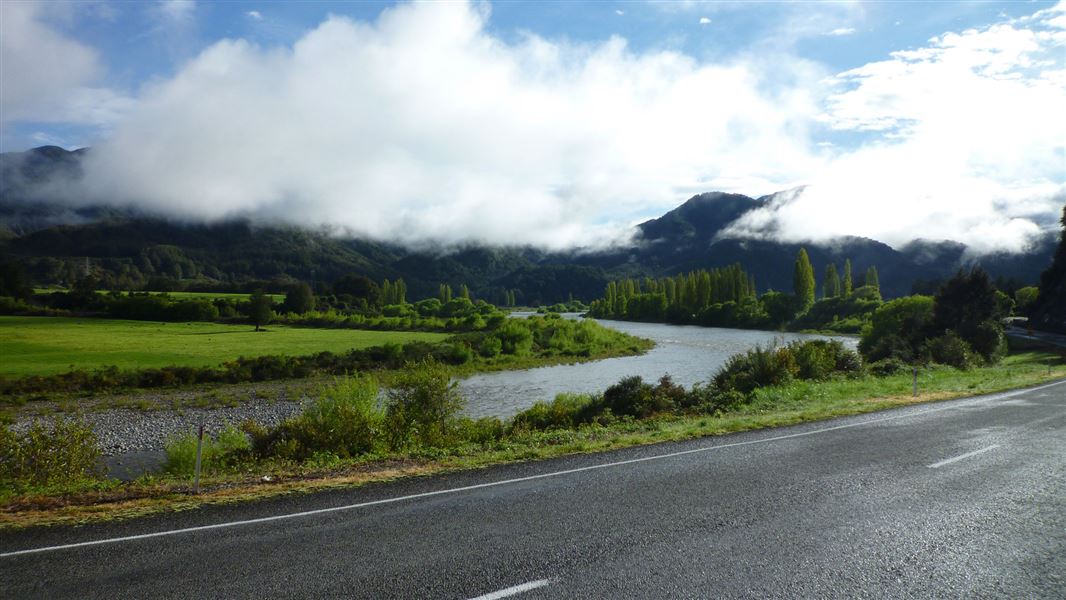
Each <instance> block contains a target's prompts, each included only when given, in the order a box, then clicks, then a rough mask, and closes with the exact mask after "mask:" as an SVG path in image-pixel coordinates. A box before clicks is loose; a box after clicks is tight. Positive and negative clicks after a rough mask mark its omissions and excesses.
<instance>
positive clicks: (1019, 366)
mask: <svg viewBox="0 0 1066 600" xmlns="http://www.w3.org/2000/svg"><path fill="white" fill-rule="evenodd" d="M1049 361H1050V363H1049ZM1049 364H1051V369H1050V373H1049V369H1048V366H1049ZM911 377H912V375H911V374H910V373H903V374H897V375H892V376H888V377H882V378H874V377H866V378H859V379H834V380H830V381H824V382H793V383H790V384H786V385H782V386H776V387H768V388H763V389H761V390H759V391H758V392H757V393H756V399H755V401H754V402H752V403H751V404H748V405H745V406H743V407H741V408H738V409H736V410H732V411H730V412H726V413H718V414H715V415H706V414H698V415H684V416H662V417H654V418H650V419H644V420H635V419H631V418H622V419H618V420H616V421H615V422H613V423H611V424H609V425H598V424H593V425H583V426H581V427H580V428H578V429H569V430H549V431H516V432H514V433H513V434H512V435H509V436H507V437H505V438H504V439H501V440H499V441H495V442H490V443H487V444H468V445H466V446H462V447H458V448H451V449H426V450H422V451H420V452H413V453H408V454H390V455H374V456H362V457H359V458H355V459H339V458H337V457H335V456H332V457H331V456H323V457H319V458H318V459H317V460H312V461H309V462H307V463H303V464H296V463H292V462H285V461H272V462H259V463H254V464H244V465H235V466H232V467H228V468H216V469H209V470H208V471H207V475H205V477H204V478H203V480H202V487H203V490H204V492H203V493H202V494H200V495H198V496H192V495H190V494H189V493H188V492H189V488H190V484H191V482H190V481H189V479H188V477H177V476H173V475H159V476H150V475H146V476H144V477H142V478H141V479H139V480H136V481H134V482H130V483H126V484H119V483H117V482H113V481H109V482H103V483H97V484H93V485H92V486H84V487H76V488H68V489H64V490H57V489H49V490H34V492H33V493H29V494H24V495H21V496H12V495H7V496H6V497H5V496H2V495H0V529H2V528H22V527H29V526H35V525H48V524H60V523H68V524H73V523H85V522H92V521H103V520H111V519H124V518H133V517H139V516H145V515H149V514H156V513H160V512H170V511H176V510H188V509H194V508H198V507H201V506H207V505H214V504H226V503H234V502H244V501H250V500H257V499H263V498H269V497H273V496H278V495H283V494H293V493H309V492H314V491H320V490H324V489H333V488H351V487H357V486H361V485H365V484H368V483H375V482H384V481H389V480H393V479H396V478H400V477H410V476H421V475H432V474H439V473H444V472H449V471H456V470H466V469H478V468H484V467H487V466H491V465H497V464H505V463H512V462H519V461H528V460H540V459H547V458H553V457H558V456H565V455H570V454H581V453H592V452H602V451H606V450H612V449H619V448H626V447H631V446H639V445H646V444H654V443H660V442H669V441H680V440H687V439H693V438H700V437H706V436H714V435H723V434H727V433H734V432H738V431H748V430H754V429H763V428H768V427H778V426H786V425H794V424H799V423H805V422H809V421H817V420H822V419H828V418H832V417H839V416H846V415H854V414H861V413H868V412H874V411H878V410H884V409H889V408H895V407H901V406H907V405H911V404H917V403H924V402H935V401H942V400H949V399H954V398H960V397H966V396H972V395H979V394H987V393H994V392H1001V391H1005V390H1010V389H1016V388H1022V387H1028V386H1034V385H1039V384H1042V383H1048V382H1051V381H1057V380H1061V379H1063V378H1066V360H1064V359H1063V357H1062V356H1061V355H1059V354H1055V353H1049V352H1043V351H1025V352H1019V353H1015V354H1012V355H1010V356H1008V357H1007V358H1006V359H1005V360H1004V361H1003V362H1002V363H1001V364H1000V365H997V366H995V367H987V368H980V369H973V370H969V371H956V370H954V369H949V368H940V367H937V368H931V369H926V370H922V371H920V373H919V379H918V381H919V393H918V395H917V396H913V395H912V392H911V385H912V379H911Z"/></svg>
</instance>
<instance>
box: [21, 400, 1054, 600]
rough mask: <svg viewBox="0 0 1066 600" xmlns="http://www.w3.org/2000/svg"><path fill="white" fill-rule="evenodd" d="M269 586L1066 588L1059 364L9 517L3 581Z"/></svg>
mask: <svg viewBox="0 0 1066 600" xmlns="http://www.w3.org/2000/svg"><path fill="white" fill-rule="evenodd" d="M190 528H194V529H191V530H190ZM69 544H80V545H75V546H68V547H57V546H62V545H69ZM277 596H288V597H359V598H475V597H484V598H504V597H518V598H523V599H525V598H675V597H677V598H688V597H700V598H722V597H776V598H810V597H818V598H824V597H870V598H878V597H891V598H898V597H913V598H935V597H951V598H959V597H992V598H995V597H1001V598H1064V597H1066V382H1062V383H1059V384H1052V385H1049V386H1044V387H1040V388H1034V389H1032V390H1028V391H1023V392H1014V393H1009V394H999V395H993V396H983V397H977V398H971V399H965V400H958V401H951V402H944V403H938V404H928V405H922V406H915V407H909V408H904V409H899V410H892V411H887V412H882V413H876V414H869V415H862V416H857V417H849V418H844V419H836V420H833V421H825V422H821V423H811V424H807V425H802V426H797V427H789V428H783V429H774V430H765V431H758V432H749V433H743V434H736V435H729V436H723V437H717V438H708V439H703V440H696V441H691V442H684V443H669V444H659V445H655V446H647V447H643V448H634V449H628V450H623V451H617V452H610V453H604V454H597V455H586V456H577V457H571V458H564V459H559V460H549V461H540V462H534V463H527V464H522V465H511V466H503V467H499V468H491V469H486V470H482V471H477V472H467V473H458V474H451V475H446V476H439V477H428V478H417V479H410V480H406V481H400V482H395V483H389V484H380V485H372V486H367V487H364V488H361V489H354V490H346V491H335V492H329V493H320V494H314V495H308V496H302V497H289V498H283V499H275V500H271V501H267V502H259V503H255V504H248V505H241V506H229V507H216V508H208V509H203V510H197V511H190V512H188V513H184V514H172V515H165V516H160V517H154V518H148V519H141V520H136V521H129V522H125V523H119V524H110V525H93V526H84V527H79V528H43V529H37V530H30V531H22V532H14V533H12V532H6V533H3V534H0V597H2V598H34V597H40V598H75V597H76V598H95V597H99V598H149V597H173V598H189V597H209V598H216V597H217V598H237V597H260V598H265V597H277Z"/></svg>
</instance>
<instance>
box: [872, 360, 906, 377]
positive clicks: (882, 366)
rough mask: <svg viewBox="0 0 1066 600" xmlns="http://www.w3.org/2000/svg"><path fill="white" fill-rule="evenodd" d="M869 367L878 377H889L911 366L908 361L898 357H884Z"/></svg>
mask: <svg viewBox="0 0 1066 600" xmlns="http://www.w3.org/2000/svg"><path fill="white" fill-rule="evenodd" d="M867 368H868V369H869V370H870V373H872V374H873V375H875V376H876V377H887V376H889V375H895V374H896V373H901V372H903V371H906V370H907V369H908V368H909V367H908V365H907V363H905V362H903V361H902V360H899V359H898V358H882V359H881V360H879V361H876V362H872V363H870V364H869V365H867Z"/></svg>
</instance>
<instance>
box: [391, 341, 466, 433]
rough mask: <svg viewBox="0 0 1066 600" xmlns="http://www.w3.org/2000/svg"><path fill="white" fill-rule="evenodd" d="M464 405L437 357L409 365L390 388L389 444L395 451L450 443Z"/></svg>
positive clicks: (455, 384)
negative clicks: (436, 359) (435, 359)
mask: <svg viewBox="0 0 1066 600" xmlns="http://www.w3.org/2000/svg"><path fill="white" fill-rule="evenodd" d="M464 404H465V400H464V399H463V397H462V396H460V395H459V392H458V384H457V383H456V382H453V381H451V376H450V375H449V373H448V369H447V368H446V367H444V366H443V365H441V364H440V363H438V362H436V361H434V360H426V361H424V362H421V363H417V364H408V365H407V368H406V369H404V371H403V372H402V373H400V375H399V377H397V379H396V381H394V382H393V386H392V388H391V389H390V390H389V391H388V403H387V406H386V413H385V420H386V428H387V432H388V436H389V445H390V446H391V447H392V448H393V449H396V450H404V449H407V448H410V447H411V446H412V445H416V446H422V447H441V446H445V445H447V443H448V442H449V441H450V440H451V439H452V434H453V429H454V425H455V419H456V416H457V414H458V413H459V411H460V410H462V408H463V405H464Z"/></svg>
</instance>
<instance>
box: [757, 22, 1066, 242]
mask: <svg viewBox="0 0 1066 600" xmlns="http://www.w3.org/2000/svg"><path fill="white" fill-rule="evenodd" d="M1030 25H1031V26H1030V27H1027V28H1026V27H1016V26H1014V25H1011V24H1006V23H1001V24H996V25H993V26H990V27H986V28H983V29H974V30H967V31H964V32H962V33H947V34H944V35H942V36H938V37H936V38H934V39H932V40H930V44H929V45H928V46H927V47H924V48H919V49H916V50H909V51H901V52H895V53H893V54H892V56H891V58H890V59H889V60H885V61H880V62H875V63H870V64H867V65H864V66H862V67H859V68H857V69H853V70H850V71H847V72H844V73H841V74H840V75H838V76H837V77H836V78H835V79H834V82H835V84H836V85H837V87H838V88H839V90H840V91H839V92H838V93H836V94H835V95H833V96H831V97H830V98H829V100H828V102H827V110H826V113H825V114H824V115H823V116H822V120H823V121H824V122H825V123H826V124H827V125H829V126H830V127H832V128H834V129H838V130H850V131H868V132H874V133H876V134H878V135H877V137H875V138H874V141H872V142H870V143H867V144H866V145H864V146H862V147H860V148H858V149H857V150H853V151H840V152H838V153H837V154H834V155H833V156H832V158H831V159H830V160H828V161H827V162H826V164H825V166H824V167H823V168H822V169H821V170H820V172H818V173H813V174H812V176H811V178H810V185H809V186H808V187H807V188H806V189H805V190H804V191H803V192H802V193H801V194H799V195H798V196H797V197H796V198H794V199H792V200H790V201H789V202H783V203H782V204H781V205H779V206H775V207H772V208H770V209H767V210H765V211H762V212H761V213H760V214H757V215H751V216H750V217H749V218H748V219H746V220H745V221H744V222H742V223H740V224H738V226H737V228H736V231H737V233H738V234H741V235H767V234H773V235H776V234H783V235H786V236H787V237H791V238H793V239H825V238H827V237H831V236H835V235H846V234H850V235H862V236H867V237H872V238H875V239H879V240H882V241H885V242H888V243H891V244H900V243H904V242H906V241H908V240H910V239H913V238H915V237H925V238H934V239H940V238H950V239H956V240H959V241H963V242H966V243H968V244H970V245H972V246H973V247H974V248H975V249H976V250H977V251H990V250H1014V251H1017V250H1021V249H1023V248H1024V246H1025V244H1026V243H1027V241H1028V240H1030V239H1031V238H1032V236H1033V235H1035V234H1037V233H1038V232H1039V227H1038V225H1037V222H1043V223H1049V222H1052V221H1053V218H1054V215H1055V214H1057V213H1058V212H1059V211H1061V205H1062V202H1063V198H1064V195H1066V163H1064V158H1063V157H1064V154H1066V111H1063V110H1062V107H1063V106H1066V85H1064V82H1066V77H1064V69H1066V65H1064V64H1063V57H1062V49H1063V40H1061V39H1058V38H1056V37H1055V36H1053V35H1049V30H1048V27H1047V26H1046V24H1045V23H1044V22H1043V21H1037V22H1033V23H1031V24H1030Z"/></svg>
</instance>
